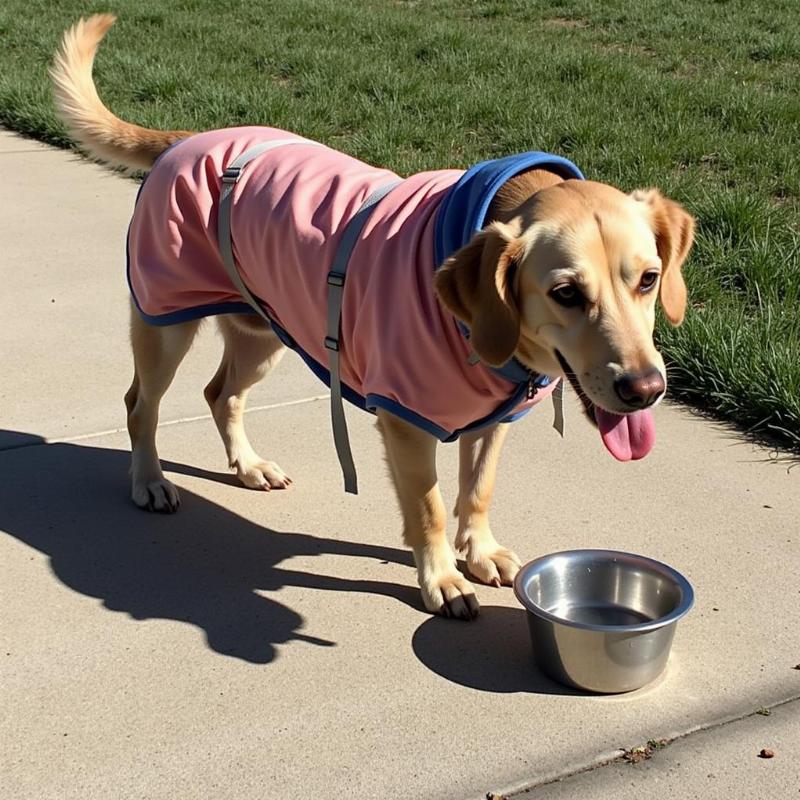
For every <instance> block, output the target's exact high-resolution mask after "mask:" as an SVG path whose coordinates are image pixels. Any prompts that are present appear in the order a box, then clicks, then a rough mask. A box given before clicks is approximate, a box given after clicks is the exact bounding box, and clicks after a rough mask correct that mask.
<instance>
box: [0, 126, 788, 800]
mask: <svg viewBox="0 0 800 800" xmlns="http://www.w3.org/2000/svg"><path fill="white" fill-rule="evenodd" d="M0 165H2V170H3V177H4V184H5V186H4V189H5V194H6V197H7V198H13V199H14V202H13V203H7V204H6V205H5V206H4V213H3V214H2V215H0V241H2V249H0V274H2V281H3V291H2V293H0V311H2V313H0V343H2V344H1V346H0V353H1V354H2V355H1V358H2V361H1V362H0V363H1V365H2V372H1V373H0V374H1V375H2V379H1V380H0V409H1V410H2V417H1V419H2V428H3V429H4V430H3V431H0V474H1V475H2V481H0V531H2V532H3V533H0V587H2V589H1V591H2V602H1V603H0V630H2V640H3V642H2V643H3V648H2V652H0V707H1V708H2V730H1V731H0V741H1V742H2V745H0V746H1V747H2V752H0V786H2V792H0V794H2V796H4V797H13V798H15V799H16V800H27V799H28V798H30V800H33V799H34V798H35V799H36V800H45V799H48V798H58V799H59V800H62V799H66V798H81V799H82V800H84V799H86V798H103V799H104V800H105V798H108V799H109V800H124V799H125V798H148V799H149V798H170V799H171V800H172V798H181V800H193V799H194V798H198V799H199V798H237V800H249V799H250V798H253V799H255V798H264V797H275V796H285V797H291V798H292V799H293V800H303V799H304V798H314V799H315V800H318V799H319V798H334V797H336V798H340V797H355V798H362V797H363V798H383V797H386V798H393V799H395V798H396V799H397V800H401V799H403V798H415V800H419V799H420V798H426V799H427V798H431V800H450V799H452V800H467V799H471V798H479V797H483V796H484V795H485V794H486V792H488V791H493V792H498V793H503V794H506V795H508V794H513V793H514V792H521V791H523V790H524V789H531V792H530V794H529V796H530V797H532V798H538V797H547V798H550V797H563V798H567V797H569V798H572V797H575V798H577V797H592V798H594V797H598V798H603V797H626V796H637V797H649V796H663V795H664V794H667V793H669V794H670V795H672V796H673V797H677V798H683V797H687V798H688V797H694V796H701V792H704V794H703V795H702V796H704V797H720V798H722V797H734V798H735V797H764V798H767V797H769V798H774V799H775V800H781V798H795V797H797V796H798V790H797V787H798V784H800V743H798V740H799V739H800V736H798V734H800V730H798V722H797V721H798V708H800V703H797V704H792V703H789V704H785V705H781V707H780V708H776V710H775V711H774V713H773V715H771V716H770V717H760V716H758V717H754V718H752V720H750V719H748V720H746V721H745V722H738V723H731V724H730V725H722V726H721V727H714V729H713V730H708V731H706V732H703V733H693V732H695V731H699V730H701V729H707V728H710V727H711V726H715V725H717V724H719V723H724V722H728V721H731V720H736V719H739V718H743V717H746V716H747V715H750V714H752V713H753V712H755V711H756V710H757V709H759V708H760V707H771V706H775V705H776V704H781V703H784V702H785V701H791V700H793V699H796V698H800V670H796V669H793V667H794V666H795V665H796V664H798V662H800V580H798V576H800V522H798V520H800V469H796V470H789V469H788V467H789V463H788V462H786V461H777V460H774V459H770V454H769V453H768V452H766V451H764V450H761V449H758V448H755V447H753V446H752V445H750V444H747V443H744V442H743V441H742V440H740V439H738V438H737V437H735V436H733V435H732V434H730V433H729V432H726V431H725V430H724V429H723V428H721V427H720V426H717V425H714V424H711V423H708V422H707V421H703V420H700V419H699V418H697V417H696V416H694V415H693V414H691V413H689V412H687V411H685V410H683V409H680V408H674V407H661V408H659V409H658V411H657V412H656V420H657V425H658V430H659V444H658V446H657V447H656V449H655V450H654V452H653V453H652V454H651V455H650V457H648V458H647V459H646V460H645V461H643V462H640V463H636V464H629V465H622V464H617V463H615V462H613V461H612V460H611V459H610V458H609V456H608V455H607V454H606V453H605V452H604V450H603V448H602V446H601V445H600V443H599V441H598V439H597V434H596V432H595V431H593V430H592V429H590V427H589V426H588V425H586V424H585V423H584V421H583V420H582V419H581V418H580V415H579V413H578V412H577V411H574V412H573V413H571V414H570V415H569V416H568V419H567V426H568V427H567V437H566V439H565V440H564V441H563V442H562V441H561V440H559V439H558V437H557V436H556V434H555V433H554V432H553V431H552V430H551V429H550V418H549V412H548V411H547V410H542V411H539V412H536V413H535V414H532V415H531V417H530V418H529V419H527V420H525V421H523V422H521V423H519V424H518V425H515V426H514V430H513V431H512V433H511V435H510V436H509V441H508V444H507V445H506V450H505V453H504V458H503V460H502V464H501V471H500V484H499V488H498V492H497V497H496V500H495V504H494V514H493V530H494V532H495V535H496V536H497V538H498V539H499V540H500V541H501V542H503V543H504V544H507V545H508V546H510V547H512V548H514V549H516V550H517V552H518V553H519V554H520V556H522V557H523V558H525V559H527V558H533V557H535V556H537V555H540V554H543V553H547V552H552V551H554V550H560V549H566V548H572V547H611V548H617V549H628V550H633V551H636V552H640V553H644V554H647V555H650V556H653V557H655V558H659V559H662V560H664V561H666V562H668V563H670V564H673V565H674V566H676V567H677V568H678V569H680V570H681V571H683V572H684V573H685V574H686V575H687V577H688V578H689V579H690V580H691V581H692V583H693V585H694V587H695V590H696V593H697V604H696V607H695V609H694V610H693V611H692V612H691V614H690V615H689V616H688V617H687V618H686V619H685V620H684V621H683V622H682V623H681V624H680V626H679V629H678V635H677V638H676V641H675V646H674V651H673V657H672V659H671V661H670V665H669V667H668V670H667V672H666V674H665V675H664V676H663V677H662V678H661V679H660V680H659V681H658V682H657V684H656V685H654V686H651V687H647V688H645V689H643V690H641V691H639V692H635V693H633V694H631V695H627V696H623V697H587V696H583V695H580V694H577V693H573V692H570V691H569V690H566V689H564V688H561V687H559V686H558V685H556V684H554V683H552V682H551V681H549V680H548V679H546V678H545V677H544V676H542V675H541V674H539V673H538V672H536V671H535V669H534V668H533V667H532V666H531V664H530V659H529V646H528V641H527V638H526V637H527V632H526V630H525V620H524V615H523V613H522V611H521V610H520V609H519V608H518V606H517V604H516V602H515V600H514V598H513V596H512V593H511V591H510V590H508V589H502V590H498V589H492V588H488V587H480V588H479V589H478V594H479V598H480V600H481V603H482V615H481V617H480V619H479V620H477V621H476V622H475V623H471V624H467V623H461V622H455V621H448V620H444V619H438V618H431V617H430V616H429V615H428V614H426V613H425V612H424V611H423V610H422V608H421V606H420V601H419V599H418V591H417V589H416V584H415V575H414V570H413V567H412V562H411V558H410V555H409V554H408V553H407V552H406V550H405V549H404V548H403V547H402V545H401V542H400V534H399V531H400V521H399V515H398V512H397V510H396V503H395V500H394V498H393V493H392V490H391V486H390V483H389V480H388V477H387V475H386V470H385V467H384V464H383V458H382V454H381V449H380V442H379V438H378V434H377V432H376V431H375V430H374V425H373V421H372V420H371V418H370V417H369V416H368V415H366V414H361V413H358V412H357V411H355V410H354V409H350V410H348V414H349V417H348V418H349V421H350V426H351V434H352V440H353V450H354V454H355V457H356V462H357V465H358V468H359V477H360V483H361V494H360V495H359V496H358V497H355V498H353V497H347V496H345V495H344V494H343V492H342V490H341V477H340V474H339V470H338V465H337V462H336V457H335V454H334V451H333V444H332V441H331V436H330V432H329V422H328V409H327V404H326V402H325V399H324V398H325V396H326V394H327V392H326V389H325V387H324V386H322V384H320V383H319V382H318V381H317V380H316V379H315V378H313V376H311V375H310V373H309V372H308V371H307V370H306V369H305V367H303V365H302V364H301V363H300V361H299V359H297V358H296V357H294V356H291V355H290V356H287V358H286V359H285V361H284V362H283V363H282V364H281V365H280V366H279V368H278V369H277V370H276V372H275V373H274V374H273V375H272V376H271V377H270V378H269V379H268V380H267V381H265V383H264V384H263V385H262V386H260V387H258V388H257V389H256V390H255V391H254V393H253V398H252V401H251V407H252V408H253V410H252V411H251V412H250V413H249V414H248V428H249V432H250V437H251V439H252V440H253V441H254V443H255V444H256V445H257V447H258V448H259V450H260V451H261V453H262V455H268V456H269V457H270V458H274V459H275V460H277V461H278V462H279V463H280V464H281V465H282V466H283V467H284V468H285V469H286V470H287V472H288V473H289V474H290V475H292V477H293V478H294V479H295V486H294V487H293V488H292V489H291V490H290V491H288V492H272V493H270V494H262V493H259V492H252V491H247V490H245V489H242V488H240V487H239V486H238V485H236V482H235V481H234V480H233V479H232V478H231V476H230V475H229V474H228V473H227V472H226V471H225V460H224V454H223V451H222V447H221V444H220V442H219V440H218V436H217V434H216V431H215V430H214V426H213V423H212V422H211V420H210V419H209V418H208V412H207V408H206V406H205V403H204V401H203V398H202V387H203V386H204V385H205V383H206V382H207V381H208V379H209V378H210V376H211V375H212V374H213V372H214V370H215V369H216V364H217V360H218V358H219V354H220V343H219V341H218V340H217V338H216V337H215V335H214V334H213V332H212V331H213V326H212V325H208V326H207V329H206V330H205V331H204V332H203V333H202V334H201V336H200V339H199V341H198V345H197V347H196V348H195V349H194V350H193V351H192V353H191V354H190V356H189V358H188V359H187V360H186V362H185V363H184V365H183V367H182V368H181V371H180V373H179V375H178V378H177V379H176V381H175V384H174V385H173V387H172V389H171V390H170V392H169V394H168V395H167V399H166V402H165V403H164V406H163V412H162V422H163V424H162V428H161V430H160V432H159V445H160V452H161V456H162V458H163V460H164V462H165V465H166V469H167V470H168V473H169V474H170V477H171V478H172V479H173V480H174V481H175V482H176V483H177V484H178V485H179V487H180V489H181V491H182V498H183V505H182V507H181V509H180V512H179V513H178V514H176V515H174V516H170V517H164V516H155V515H148V514H145V513H143V512H141V511H138V510H137V509H136V508H134V507H133V506H132V505H131V504H130V502H129V500H128V483H127V474H126V470H127V465H128V442H127V435H126V434H124V433H123V432H120V430H119V429H121V428H123V427H124V416H123V407H122V395H123V394H124V392H125V390H126V388H127V385H128V383H129V380H130V374H131V359H130V354H129V351H128V345H127V321H126V318H127V289H126V285H125V279H124V236H125V229H126V226H127V221H128V217H129V214H130V211H131V208H132V205H133V199H134V196H135V193H136V185H135V184H134V183H133V182H131V181H129V180H125V179H123V178H120V177H118V176H114V175H111V174H109V173H107V172H104V171H102V170H101V169H100V168H98V167H96V166H93V165H90V164H87V163H86V162H83V161H81V160H79V159H78V158H77V157H75V156H74V155H70V154H68V153H64V152H60V151H55V150H52V149H50V148H46V147H43V146H40V145H38V144H36V143H33V142H31V141H29V140H25V139H21V138H18V137H16V136H14V135H12V134H0ZM456 455H457V454H456V449H455V448H454V447H444V448H442V455H441V472H442V480H443V488H444V490H445V493H446V499H447V503H448V505H450V504H452V501H453V500H454V488H455V467H456ZM769 726H774V730H775V731H776V733H775V736H774V737H773V738H770V733H769ZM687 734H689V735H688V736H686V735H687ZM681 736H686V738H683V739H680V740H679V741H678V742H676V743H675V744H672V745H670V746H669V747H667V748H665V749H664V750H662V751H660V752H657V753H656V754H655V756H654V758H653V760H652V761H648V762H646V764H644V765H642V764H639V765H628V764H622V765H612V766H607V767H598V768H596V769H593V770H592V771H591V772H586V773H583V774H581V775H578V776H577V777H575V778H571V779H568V780H565V781H563V782H561V783H560V784H552V785H550V786H543V784H545V783H547V782H549V781H553V780H557V779H559V778H564V777H566V776H568V775H571V774H573V773H575V772H577V771H579V770H583V769H586V768H589V767H593V766H595V765H597V764H600V763H602V762H604V761H607V760H609V759H610V758H613V757H614V756H616V755H619V754H620V753H621V752H622V751H623V750H624V749H626V748H630V747H634V746H637V745H642V744H644V743H645V742H647V741H648V740H650V739H662V738H667V739H672V738H675V737H681ZM773 742H775V744H774V749H775V750H776V753H777V755H776V758H775V759H772V760H769V761H764V760H762V759H759V758H758V757H757V753H758V751H759V750H760V749H761V748H762V747H771V746H773V744H772V743H773ZM673 748H674V749H673ZM679 748H688V750H681V749H679ZM671 753H674V754H678V755H671ZM681 753H688V754H689V755H680V754H681ZM679 755H680V758H679ZM689 756H691V757H689ZM678 758H679V760H680V763H681V767H680V770H677V771H676V769H672V767H664V770H666V771H667V772H669V773H670V774H672V775H673V777H675V778H676V779H675V780H674V781H673V782H672V783H669V782H667V783H665V782H664V781H663V780H662V778H663V775H664V774H665V773H664V772H663V771H662V772H661V773H659V772H658V768H657V765H658V764H659V763H663V764H665V765H666V764H672V765H673V766H674V764H675V763H677V761H676V759H678ZM715 758H716V761H715V762H714V766H713V768H712V766H710V765H711V763H712V761H714V759H715ZM626 770H627V771H626ZM710 773H713V774H714V775H715V781H716V783H715V789H714V791H716V792H717V793H716V794H709V793H705V792H706V790H707V789H708V786H709V780H710V779H709V778H708V775H709V774H710ZM659 775H661V777H659ZM619 776H621V777H619ZM615 781H616V782H618V781H622V783H615ZM628 783H630V784H631V785H633V786H634V789H635V791H631V792H630V793H629V795H626V794H624V792H623V791H622V789H621V788H620V787H621V786H622V785H623V784H624V785H625V786H627V785H628ZM537 786H538V787H539V788H536V787H537ZM556 790H557V791H559V792H562V793H561V794H558V793H555V792H556ZM563 792H567V793H566V794H564V793H563ZM570 792H571V793H570ZM521 796H522V797H525V796H526V795H521Z"/></svg>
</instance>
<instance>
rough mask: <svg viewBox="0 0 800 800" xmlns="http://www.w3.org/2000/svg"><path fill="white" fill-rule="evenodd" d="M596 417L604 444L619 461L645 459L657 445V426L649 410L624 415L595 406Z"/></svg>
mask: <svg viewBox="0 0 800 800" xmlns="http://www.w3.org/2000/svg"><path fill="white" fill-rule="evenodd" d="M594 416H595V419H596V420H597V427H598V428H599V429H600V436H601V437H602V439H603V444H604V445H605V446H606V449H607V450H608V452H609V453H611V455H612V456H614V458H616V459H617V461H636V460H637V459H639V458H644V457H645V456H646V455H647V454H648V453H649V452H650V451H651V450H652V449H653V445H654V444H655V443H656V426H655V424H654V423H653V415H652V414H651V413H650V411H649V410H645V411H635V412H634V413H633V414H625V415H622V414H612V413H611V412H610V411H604V410H603V409H602V408H598V407H597V406H595V408H594Z"/></svg>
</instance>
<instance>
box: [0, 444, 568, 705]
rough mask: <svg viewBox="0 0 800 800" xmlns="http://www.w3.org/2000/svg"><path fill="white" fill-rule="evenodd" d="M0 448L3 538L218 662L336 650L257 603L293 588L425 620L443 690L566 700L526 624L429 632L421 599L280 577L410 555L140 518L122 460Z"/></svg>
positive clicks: (423, 651) (438, 624)
mask: <svg viewBox="0 0 800 800" xmlns="http://www.w3.org/2000/svg"><path fill="white" fill-rule="evenodd" d="M0 443H2V446H3V449H4V450H6V451H8V450H15V452H14V453H13V454H11V453H9V454H8V455H9V458H8V460H7V462H6V468H4V470H3V472H4V475H3V480H2V481H0V530H2V531H6V532H7V533H9V534H10V535H12V536H14V537H16V538H17V539H19V540H20V541H22V542H25V543H26V544H28V545H29V546H31V547H34V548H36V549H37V550H39V551H40V552H42V553H44V554H46V555H47V556H49V558H50V564H51V568H52V570H53V573H54V574H55V575H56V576H57V577H58V579H59V580H61V581H62V582H63V583H64V584H66V585H67V586H69V587H70V588H71V589H73V590H75V591H76V592H80V593H81V594H84V595H88V596H90V597H96V598H99V599H100V600H101V601H102V602H103V605H104V606H105V607H106V608H108V609H110V610H113V611H119V612H124V613H127V614H129V615H130V616H131V617H133V618H134V619H141V620H143V619H172V620H177V621H180V622H186V623H189V624H191V625H195V626H197V627H198V628H200V629H201V630H203V631H204V632H205V635H206V640H207V642H208V645H209V647H210V648H211V649H212V650H214V651H216V652H217V653H220V654H222V655H226V656H231V657H235V658H239V659H243V660H245V661H249V662H253V663H259V664H266V663H269V662H270V661H272V660H273V659H274V658H275V656H276V645H279V644H283V643H285V642H288V641H290V640H302V641H306V642H311V643H313V644H317V645H333V644H335V642H332V641H329V640H327V639H325V638H320V637H318V636H310V635H308V634H305V633H303V627H304V624H305V620H304V619H303V618H302V616H301V615H300V614H298V613H297V612H296V611H294V610H293V609H291V608H289V607H287V606H285V605H283V604H282V603H279V602H277V601H276V600H274V599H272V598H271V597H265V596H264V595H263V593H260V590H264V591H275V590H277V589H280V588H281V587H284V586H298V587H304V588H308V589H310V590H321V591H346V592H362V593H370V594H376V595H381V596H385V597H392V598H394V599H396V600H398V601H400V602H403V603H405V604H407V605H409V606H411V607H413V608H414V609H417V610H418V611H419V612H420V615H421V624H420V627H419V628H418V630H417V632H416V633H415V635H414V639H413V643H412V644H413V649H414V652H415V654H416V655H417V657H418V658H419V659H420V660H421V661H422V662H423V663H424V664H426V665H427V666H428V667H429V668H430V669H432V670H433V671H434V672H436V673H438V674H440V675H442V676H443V677H445V678H447V679H448V680H451V681H455V682H456V683H461V684H464V685H467V686H471V687H473V688H478V689H482V690H484V691H489V692H510V691H534V692H546V693H552V692H553V691H558V690H557V689H556V688H555V685H554V684H551V683H550V682H549V681H548V680H547V679H545V678H544V677H543V676H541V675H539V674H537V673H536V672H535V670H533V668H532V667H531V666H530V661H529V656H528V653H527V632H526V631H525V630H524V624H525V623H524V617H523V616H522V612H521V611H516V610H515V609H502V608H491V607H489V608H484V609H483V614H482V615H481V617H480V618H479V620H478V621H477V622H474V623H471V624H470V623H462V622H458V621H453V620H445V619H441V618H433V619H432V618H430V617H428V616H427V613H426V612H425V611H424V609H423V607H422V603H421V599H420V597H419V590H418V589H417V588H416V587H415V586H410V585H408V586H404V585H400V584H395V583H390V582H387V581H380V580H348V579H345V578H337V577H334V576H328V575H319V574H314V573H311V572H301V571H296V570H290V569H282V568H281V567H280V566H279V565H280V564H281V563H282V562H285V561H288V560H289V559H291V558H292V557H294V556H307V555H319V554H323V553H324V554H335V555H342V556H351V557H359V558H369V559H375V560H377V561H389V562H393V563H398V564H403V565H406V566H408V567H409V568H411V567H413V560H412V558H411V554H410V553H409V552H407V551H405V550H400V549H397V548H392V547H382V546H379V545H372V544H365V543H361V542H351V541H342V540H339V539H334V538H322V537H316V536H311V535H309V534H305V533H286V532H281V531H276V530H271V529H268V528H265V527H263V526H260V525H256V524H255V523H253V522H250V521H249V520H247V519H244V518H242V517H240V516H238V515H236V514H234V513H232V512H230V511H228V510H226V509H224V508H222V507H221V506H219V505H216V504H214V503H212V502H210V501H208V500H206V499H204V498H203V497H200V496H199V495H196V494H194V493H192V492H189V491H187V490H186V489H182V491H181V500H182V503H181V508H180V511H179V513H178V514H175V515H171V516H162V515H158V514H146V513H143V512H141V511H140V510H138V509H137V508H135V507H134V506H133V505H132V504H131V502H130V500H129V499H128V476H127V470H128V464H129V460H130V455H129V453H127V452H123V451H119V450H110V449H105V448H97V447H92V446H88V445H75V444H69V443H61V444H47V443H45V442H44V440H43V439H42V438H41V437H38V436H35V435H31V434H24V433H16V432H14V431H0ZM12 461H13V468H11V464H12ZM164 467H165V469H166V470H168V471H170V472H177V473H182V474H186V475H194V476H199V477H203V478H207V479H212V480H222V481H223V482H226V483H227V482H228V480H227V478H228V476H223V475H219V474H216V473H208V472H206V471H204V470H199V469H196V468H193V467H188V466H185V465H182V464H176V463H171V462H164ZM43 613H45V612H43ZM521 626H522V627H521ZM314 633H315V634H317V633H320V632H319V631H316V630H315V631H314ZM323 633H324V632H323ZM523 648H524V649H525V652H524V653H523Z"/></svg>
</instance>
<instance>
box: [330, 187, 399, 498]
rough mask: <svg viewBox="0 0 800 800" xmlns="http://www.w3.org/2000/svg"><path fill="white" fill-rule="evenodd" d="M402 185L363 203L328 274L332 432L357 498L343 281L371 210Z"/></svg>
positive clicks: (383, 189) (346, 479)
mask: <svg viewBox="0 0 800 800" xmlns="http://www.w3.org/2000/svg"><path fill="white" fill-rule="evenodd" d="M399 183H400V181H392V182H391V183H387V184H385V185H384V186H381V187H380V188H378V189H376V190H375V191H374V192H373V193H372V194H371V195H370V196H369V197H368V198H367V199H366V200H365V201H364V202H363V204H362V205H361V208H359V209H358V211H357V212H356V214H355V215H354V216H353V218H352V219H351V220H350V221H349V222H348V223H347V226H346V227H345V229H344V233H343V234H342V240H341V241H340V242H339V247H338V248H337V250H336V255H335V256H334V258H333V265H332V266H331V271H330V272H329V273H328V323H327V331H326V336H325V347H326V348H327V350H328V370H329V371H330V374H331V379H330V386H331V427H332V428H333V443H334V444H335V445H336V455H337V456H338V458H339V465H340V466H341V468H342V474H343V475H344V490H345V491H346V492H348V493H349V494H358V478H357V476H356V467H355V464H354V463H353V454H352V452H351V450H350V438H349V436H348V434H347V420H346V419H345V416H344V404H343V403H342V378H341V375H340V372H339V326H340V323H341V319H342V300H343V298H344V280H345V274H346V273H347V265H348V263H349V262H350V256H351V254H352V252H353V248H354V247H355V245H356V242H357V241H358V237H359V235H360V234H361V231H362V230H363V228H364V225H365V224H366V222H367V220H368V219H369V216H370V214H371V213H372V209H373V208H374V207H375V206H376V205H377V204H378V203H379V202H380V201H381V200H382V199H383V198H384V197H385V196H386V195H387V194H389V192H391V191H392V189H394V187H395V186H397V184H399Z"/></svg>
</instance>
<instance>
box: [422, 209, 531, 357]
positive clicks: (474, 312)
mask: <svg viewBox="0 0 800 800" xmlns="http://www.w3.org/2000/svg"><path fill="white" fill-rule="evenodd" d="M519 233H520V230H519V224H517V225H514V224H513V223H512V224H510V225H505V224H503V223H501V222H494V223H492V224H491V225H490V226H489V227H488V228H485V229H484V230H482V231H481V232H480V233H478V234H476V235H475V236H474V237H473V239H472V240H471V241H470V242H469V244H467V245H465V246H464V247H462V248H461V249H460V250H458V251H457V252H456V253H454V254H453V255H452V256H450V258H448V259H447V260H446V261H445V262H444V264H443V265H442V267H441V268H440V269H439V271H438V272H437V273H436V277H435V279H434V285H435V288H436V293H437V295H438V296H439V299H440V300H441V302H442V304H443V305H444V306H445V307H446V308H447V309H448V310H449V311H451V312H452V313H453V314H454V316H456V317H457V318H458V319H460V320H461V321H462V322H464V323H466V324H467V325H468V326H469V328H470V341H471V342H472V349H473V350H474V351H475V353H476V354H477V355H478V357H479V358H480V359H481V360H482V361H484V362H485V363H487V364H491V365H492V366H500V365H502V364H505V363H506V361H508V359H509V358H511V356H512V355H513V353H514V350H515V349H516V347H517V343H518V342H519V324H520V323H519V310H518V308H517V306H516V303H515V301H514V296H513V287H512V286H510V285H509V283H510V279H511V277H512V273H513V270H512V269H511V267H512V265H514V264H515V263H516V262H517V260H518V259H519V258H520V257H521V256H522V253H523V249H524V245H523V242H522V240H520V239H519V238H518V237H519Z"/></svg>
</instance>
